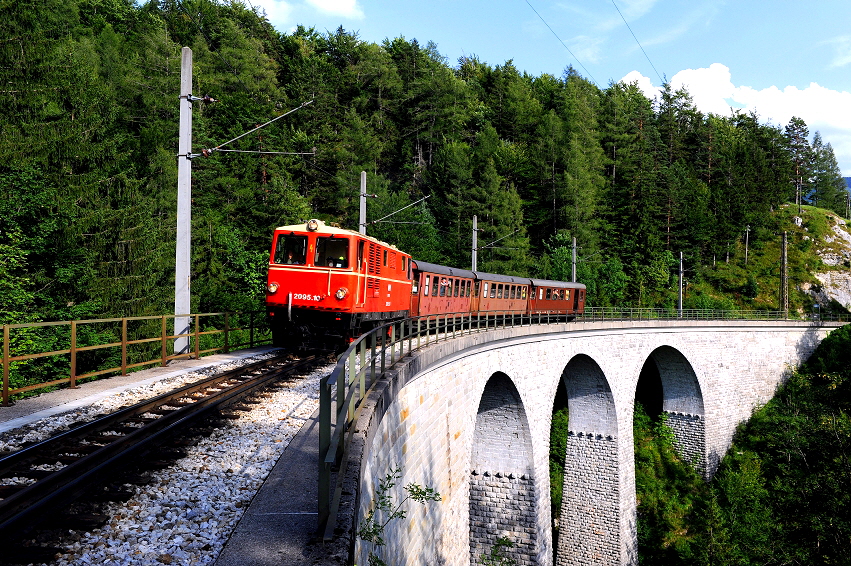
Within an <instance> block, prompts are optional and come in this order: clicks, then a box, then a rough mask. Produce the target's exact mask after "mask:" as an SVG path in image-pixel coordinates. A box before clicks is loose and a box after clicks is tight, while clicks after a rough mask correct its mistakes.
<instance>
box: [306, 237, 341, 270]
mask: <svg viewBox="0 0 851 566" xmlns="http://www.w3.org/2000/svg"><path fill="white" fill-rule="evenodd" d="M313 265H315V266H316V267H343V268H345V267H349V240H348V238H325V237H321V238H316V257H314V258H313Z"/></svg>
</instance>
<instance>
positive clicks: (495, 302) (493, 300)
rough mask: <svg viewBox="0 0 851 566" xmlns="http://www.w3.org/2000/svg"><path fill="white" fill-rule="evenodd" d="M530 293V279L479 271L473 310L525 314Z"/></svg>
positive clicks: (483, 312)
mask: <svg viewBox="0 0 851 566" xmlns="http://www.w3.org/2000/svg"><path fill="white" fill-rule="evenodd" d="M528 292H529V280H528V279H524V278H522V277H512V276H510V275H497V274H495V273H482V272H480V271H477V272H476V293H475V296H476V299H475V301H474V304H473V310H475V311H478V312H481V313H482V314H485V313H488V312H499V313H513V314H524V313H525V312H526V299H527V296H528Z"/></svg>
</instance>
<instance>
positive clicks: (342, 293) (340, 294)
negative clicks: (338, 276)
mask: <svg viewBox="0 0 851 566" xmlns="http://www.w3.org/2000/svg"><path fill="white" fill-rule="evenodd" d="M334 296H335V297H337V300H340V301H342V300H343V299H345V298H346V297H348V296H349V290H348V289H346V288H345V287H340V288H339V289H337V292H336V293H334Z"/></svg>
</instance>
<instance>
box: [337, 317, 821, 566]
mask: <svg viewBox="0 0 851 566" xmlns="http://www.w3.org/2000/svg"><path fill="white" fill-rule="evenodd" d="M835 326H837V325H836V324H833V325H831V324H824V325H813V324H810V323H802V322H795V321H760V322H754V321H735V322H733V321H728V322H726V323H719V322H710V321H705V322H700V321H629V322H628V323H627V324H623V323H621V324H619V323H617V322H615V321H598V322H586V323H584V324H581V323H580V324H577V323H569V324H559V325H550V326H545V327H535V326H531V327H530V326H524V327H516V328H502V329H498V330H491V331H489V332H483V333H477V334H472V335H467V336H463V337H459V338H456V339H454V340H449V341H446V342H440V343H437V344H433V345H430V346H429V347H427V348H422V349H421V350H419V351H414V352H411V353H409V354H408V355H407V356H406V357H405V358H404V359H403V360H402V361H401V363H399V364H397V365H396V366H395V367H394V368H393V369H392V370H390V371H388V372H387V376H386V379H384V380H383V381H382V382H380V383H379V386H378V387H377V388H376V389H375V390H374V391H373V394H372V395H371V396H370V397H369V398H368V400H367V403H366V404H365V408H364V410H363V413H362V415H361V416H360V419H359V420H357V421H356V422H355V423H354V425H353V429H354V430H357V431H358V432H357V433H355V435H354V438H355V444H358V445H360V446H362V447H363V452H362V453H361V454H350V455H349V459H348V462H349V468H348V472H347V474H346V475H347V476H348V479H347V480H346V481H347V482H349V483H343V484H341V485H342V490H343V491H344V492H350V491H351V493H353V494H358V495H353V496H351V497H350V501H349V503H350V504H351V505H352V506H353V507H354V516H353V519H355V520H356V517H358V516H363V515H364V514H365V512H366V509H367V507H368V505H369V502H370V501H371V498H372V497H373V494H374V488H375V485H376V482H377V480H378V479H379V478H381V477H383V475H384V474H385V473H386V471H387V470H388V469H390V468H391V467H393V466H397V465H398V466H401V467H402V470H403V478H402V480H401V482H400V485H404V484H406V483H408V482H416V483H420V484H425V485H430V486H432V487H435V488H436V489H437V490H438V491H439V492H440V493H441V495H442V496H443V500H442V502H441V503H440V504H436V505H435V506H433V507H432V508H431V509H430V510H428V511H424V512H423V510H419V509H418V510H413V509H412V510H411V513H410V515H409V519H407V520H406V521H404V522H399V525H398V526H395V527H394V526H393V525H392V523H391V525H389V526H388V528H389V529H390V531H389V532H388V536H387V540H388V547H387V552H388V553H387V554H386V555H385V557H384V558H385V560H388V559H390V560H393V561H394V562H395V563H398V564H424V563H443V564H464V565H466V564H468V563H470V559H471V558H472V557H475V555H476V554H477V553H479V552H480V550H481V548H487V546H488V545H487V544H486V542H487V541H486V540H484V541H482V540H481V537H480V536H479V535H477V534H476V533H475V532H474V531H475V529H476V528H477V527H476V525H477V523H476V521H475V514H476V513H477V512H478V511H476V509H475V508H474V507H475V505H478V504H479V502H481V501H483V500H484V501H485V504H487V501H486V499H487V498H484V499H483V498H482V497H480V496H478V495H475V494H476V493H480V494H481V489H480V487H482V486H479V487H477V486H476V485H475V483H476V479H475V475H474V474H473V471H474V470H475V471H477V472H481V470H478V469H477V468H476V466H475V464H474V454H475V451H476V450H481V448H482V446H487V444H484V445H479V447H478V448H477V440H476V436H477V433H476V431H477V422H478V419H479V409H480V405H481V403H482V400H483V395H484V394H485V390H486V387H487V384H488V382H489V381H490V380H491V379H492V378H493V376H495V375H504V376H505V377H506V379H507V380H509V382H510V383H511V384H512V385H513V387H514V388H515V389H516V391H517V397H518V399H519V403H520V405H521V406H522V408H523V411H524V413H525V415H526V418H527V419H528V431H529V436H530V438H531V455H530V458H529V462H530V467H531V473H530V474H528V475H527V478H530V479H531V480H532V482H531V483H533V484H534V490H533V493H534V498H531V499H532V500H531V505H530V507H528V508H527V509H526V512H525V513H526V516H533V517H535V518H536V522H535V528H534V529H533V531H534V532H531V533H528V534H529V535H531V536H529V537H528V539H526V540H524V541H523V542H524V543H527V544H531V546H528V548H527V549H526V550H524V551H523V555H524V556H525V557H526V558H524V560H523V562H524V563H533V564H551V563H552V559H553V551H552V547H553V537H552V528H551V525H552V517H551V514H550V503H549V469H548V452H549V432H550V430H549V425H550V418H551V417H550V416H551V414H552V408H553V400H554V398H555V395H556V390H557V388H558V387H559V384H560V383H564V384H565V387H566V388H567V390H568V396H569V397H570V396H571V395H572V396H573V398H574V400H575V403H574V404H571V405H570V426H569V428H570V430H571V431H572V434H571V436H570V437H569V440H568V448H567V451H568V452H567V457H568V458H567V461H566V465H565V468H566V474H565V486H566V489H565V502H564V506H565V507H564V508H563V510H562V519H561V526H562V530H561V532H562V533H563V534H567V535H568V536H564V537H560V540H559V546H560V548H561V549H560V552H558V559H557V564H634V563H635V479H634V462H633V446H632V412H633V402H634V400H635V394H636V387H637V382H638V379H639V374H640V373H641V370H642V367H643V366H644V364H646V363H654V364H655V365H656V366H657V367H658V368H659V374H660V377H662V381H663V383H664V384H666V385H664V386H663V389H664V388H666V389H667V390H666V391H665V392H664V400H663V410H664V411H665V412H666V413H668V414H669V423H670V424H671V425H672V428H674V431H675V434H676V437H677V442H678V444H679V445H680V447H681V450H682V451H683V453H684V454H683V455H684V456H685V457H686V458H688V459H689V460H690V461H692V462H693V463H694V464H695V465H697V466H698V467H703V469H704V470H705V471H706V473H707V474H711V473H712V471H714V469H715V468H716V467H717V464H718V462H719V461H720V457H721V455H723V453H724V452H725V451H726V449H727V447H728V446H729V442H730V440H731V438H732V434H733V432H734V430H735V427H736V425H737V424H738V423H739V422H741V421H742V420H743V419H746V418H747V417H748V416H749V415H750V413H751V411H752V409H753V408H754V407H756V406H758V405H760V404H762V403H764V402H766V401H767V400H768V399H769V398H770V397H771V396H772V395H773V392H774V390H775V388H776V386H777V385H778V384H779V383H780V382H781V381H782V380H783V377H784V376H785V375H786V373H787V372H788V369H789V366H792V365H796V364H798V363H799V362H800V361H802V360H803V359H805V358H806V357H807V356H808V355H809V353H811V352H812V350H813V349H814V348H815V346H816V345H817V344H818V342H819V341H820V340H821V339H822V338H823V337H824V335H825V334H826V333H827V331H828V330H829V329H830V328H831V327H835ZM588 360H590V361H591V362H593V363H594V365H596V367H597V368H598V371H597V373H595V371H592V370H593V367H592V368H591V369H588V367H586V366H588V363H587V362H588ZM583 364H585V365H584V366H583ZM583 368H584V369H583ZM583 372H584V375H585V378H582V379H578V380H577V378H576V377H575V376H577V375H579V376H581V375H583ZM571 376H574V377H571ZM589 376H590V377H589ZM591 377H593V378H594V379H591ZM571 379H574V382H571ZM698 401H699V402H698ZM607 403H608V404H607ZM601 409H603V414H604V415H606V416H605V418H602V419H601V417H600V412H601ZM580 433H581V435H580ZM589 433H591V434H590V435H589ZM487 471H488V472H490V471H491V470H487ZM495 471H500V472H503V471H507V472H511V470H495ZM515 476H516V474H515ZM484 487H485V490H486V489H487V486H484ZM527 493H531V492H530V491H529V490H527ZM471 498H472V499H471ZM471 502H472V503H471ZM471 505H473V506H472V507H471ZM484 512H485V513H487V512H488V511H487V510H485V511H484ZM491 512H492V513H495V514H496V513H499V507H498V505H496V506H494V511H491ZM508 527H509V526H499V525H498V524H497V525H496V526H495V527H491V529H492V530H494V531H495V532H493V533H491V534H492V536H493V539H494V540H493V541H492V543H493V542H495V538H496V536H499V534H500V531H501V532H505V533H506V534H510V532H511V529H510V528H508ZM524 528H528V527H524ZM513 536H517V535H513ZM574 539H575V540H574ZM492 543H491V544H492ZM355 552H356V555H355V562H356V563H360V562H364V563H365V558H366V557H365V555H364V552H366V549H364V548H362V547H361V545H360V544H359V543H358V544H356V545H355Z"/></svg>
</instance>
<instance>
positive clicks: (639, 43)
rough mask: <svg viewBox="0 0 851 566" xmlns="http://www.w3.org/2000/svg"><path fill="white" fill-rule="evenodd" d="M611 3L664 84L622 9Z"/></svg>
mask: <svg viewBox="0 0 851 566" xmlns="http://www.w3.org/2000/svg"><path fill="white" fill-rule="evenodd" d="M611 1H612V6H614V7H615V10H617V11H618V14H620V17H621V19H622V20H623V23H625V24H626V29H628V30H629V33H631V34H632V38H633V39H634V40H635V43H637V44H638V47H639V48H640V49H641V52H642V53H644V57H645V58H646V59H647V62H648V63H650V66H651V67H653V71H654V72H655V73H656V76H657V77H659V81H661V82H662V83H664V82H665V79H663V78H662V75H660V74H659V71H657V70H656V65H654V64H653V61H651V60H650V56H649V55H647V52H646V51H645V50H644V47H642V46H641V42H640V41H638V38H637V37H635V32H633V31H632V28H631V27H629V22H627V21H626V18H624V17H623V14H622V13H621V9H620V8H618V5H617V4H615V0H611Z"/></svg>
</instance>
